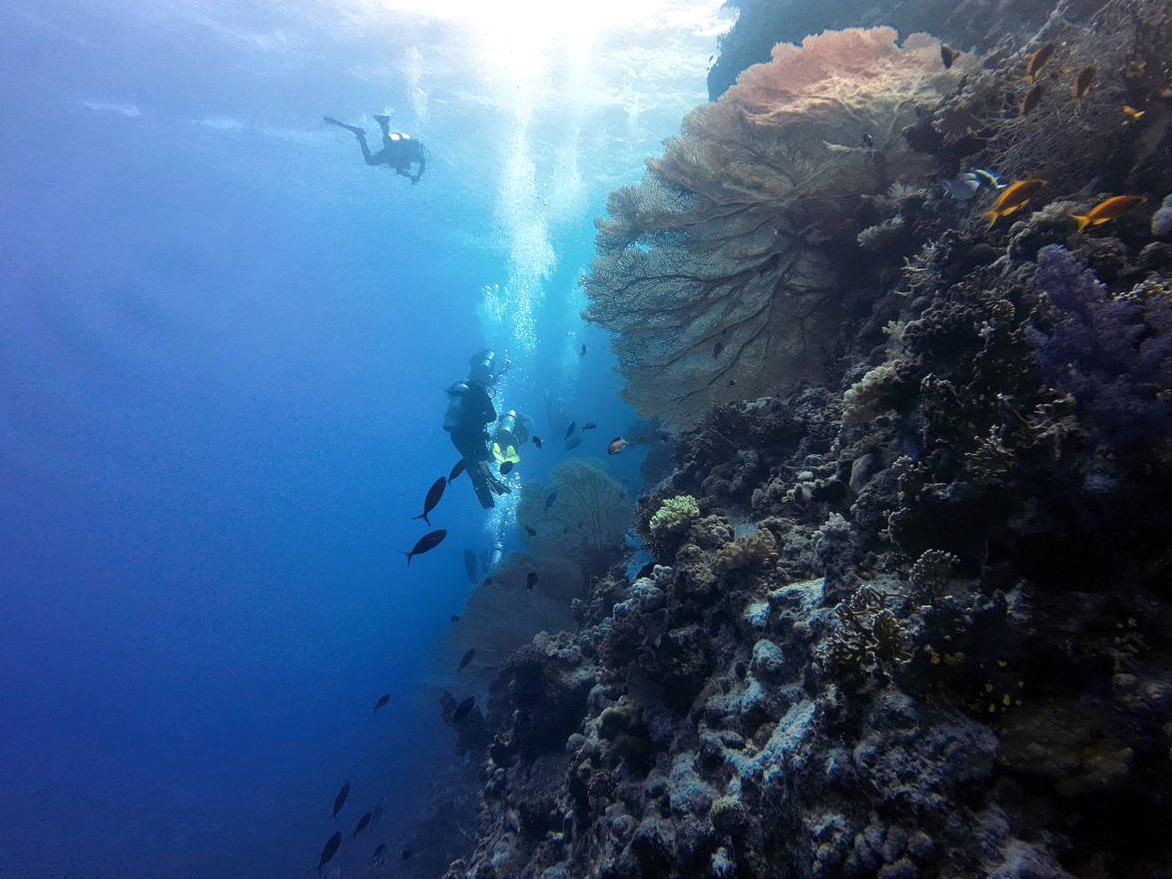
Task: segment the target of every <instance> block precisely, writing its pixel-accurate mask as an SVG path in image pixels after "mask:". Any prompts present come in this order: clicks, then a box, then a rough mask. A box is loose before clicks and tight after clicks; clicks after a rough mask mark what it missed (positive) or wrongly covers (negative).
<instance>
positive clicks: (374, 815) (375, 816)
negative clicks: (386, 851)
mask: <svg viewBox="0 0 1172 879" xmlns="http://www.w3.org/2000/svg"><path fill="white" fill-rule="evenodd" d="M382 820H383V800H379V801H378V802H377V803H375V804H374V809H373V810H371V815H370V826H371V827H377V826H378V822H380V821H382ZM383 848H386V846H383Z"/></svg>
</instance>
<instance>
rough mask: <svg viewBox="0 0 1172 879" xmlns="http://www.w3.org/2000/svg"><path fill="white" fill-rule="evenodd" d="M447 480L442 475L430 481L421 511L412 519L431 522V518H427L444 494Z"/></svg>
mask: <svg viewBox="0 0 1172 879" xmlns="http://www.w3.org/2000/svg"><path fill="white" fill-rule="evenodd" d="M447 485H448V481H447V480H446V479H444V478H443V477H442V476H441V477H440V478H439V479H437V480H436V481H435V482H433V483H432V485H431V488H429V489H428V490H427V497H426V498H425V499H424V501H423V512H422V513H420V514H419V515H418V516H412V517H411V518H412V519H422V520H423V521H424V522H426V523H427V524H428V525H430V524H431V519H429V518H427V517H428V516H429V515H430V514H431V511H432V510H434V509H435V505H436V504H438V503H439V502H440V498H442V497H443V496H444V489H445V488H447Z"/></svg>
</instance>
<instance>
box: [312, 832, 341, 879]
mask: <svg viewBox="0 0 1172 879" xmlns="http://www.w3.org/2000/svg"><path fill="white" fill-rule="evenodd" d="M341 844H342V831H340V830H339V831H337V832H335V833H334V835H333V836H331V837H330V838H329V839H328V840H327V841H326V847H325V848H323V849H322V850H321V860H320V861H318V862H317V871H318V872H319V873H320V872H321V868H322V867H324V866H325V865H326V864H328V863H329V862H330V859H331V858H333V856H334V855H336V854H337V853H338V846H340V845H341Z"/></svg>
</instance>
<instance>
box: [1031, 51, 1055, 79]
mask: <svg viewBox="0 0 1172 879" xmlns="http://www.w3.org/2000/svg"><path fill="white" fill-rule="evenodd" d="M1055 48H1056V46H1055V44H1054V43H1043V44H1042V45H1041V46H1039V47H1038V48H1037V49H1036V50H1035V51H1034V54H1033V55H1031V56H1030V62H1029V64H1027V65H1026V76H1028V77H1029V78H1030V79H1031V80H1032V79H1034V78H1035V77H1036V76H1037V75H1038V74H1039V73H1041V72H1042V68H1043V67H1045V66H1046V62H1047V61H1049V60H1050V56H1051V55H1053V54H1054V49H1055Z"/></svg>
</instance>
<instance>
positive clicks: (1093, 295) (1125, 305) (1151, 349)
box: [1027, 245, 1172, 446]
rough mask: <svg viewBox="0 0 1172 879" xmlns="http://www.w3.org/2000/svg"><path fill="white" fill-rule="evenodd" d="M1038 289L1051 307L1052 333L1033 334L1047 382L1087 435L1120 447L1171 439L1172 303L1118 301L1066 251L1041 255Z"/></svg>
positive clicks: (1158, 298)
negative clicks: (1090, 431) (1093, 432)
mask: <svg viewBox="0 0 1172 879" xmlns="http://www.w3.org/2000/svg"><path fill="white" fill-rule="evenodd" d="M1034 284H1035V285H1036V286H1037V288H1038V289H1039V290H1041V291H1042V292H1043V293H1045V294H1046V295H1047V296H1048V297H1049V300H1050V304H1051V306H1052V308H1051V311H1050V314H1049V316H1048V317H1049V320H1048V328H1047V329H1045V330H1043V329H1039V328H1037V327H1030V328H1029V329H1028V331H1027V332H1028V338H1029V340H1030V343H1031V344H1032V345H1033V346H1034V347H1035V349H1037V356H1038V363H1039V364H1040V366H1041V368H1042V374H1043V375H1044V377H1045V379H1046V382H1047V383H1048V384H1050V385H1051V386H1053V387H1054V388H1057V389H1058V390H1061V391H1066V392H1068V393H1070V394H1071V395H1072V396H1073V397H1074V400H1075V403H1076V404H1077V405H1078V408H1079V412H1080V415H1081V416H1082V418H1083V420H1084V422H1085V423H1086V425H1087V426H1088V427H1091V428H1094V429H1097V430H1099V431H1101V432H1102V433H1103V434H1104V435H1105V436H1106V437H1107V438H1108V439H1110V440H1111V441H1112V442H1113V443H1115V444H1116V445H1118V446H1131V445H1136V444H1141V443H1146V442H1151V441H1153V440H1155V439H1159V438H1162V437H1165V436H1168V435H1169V434H1172V407H1170V406H1169V404H1168V402H1167V401H1166V400H1163V399H1160V398H1159V397H1158V396H1157V392H1158V391H1160V390H1162V389H1166V388H1168V387H1169V386H1170V381H1172V300H1169V298H1168V296H1167V295H1166V294H1164V293H1155V294H1153V295H1151V296H1148V297H1144V296H1143V295H1141V293H1140V292H1139V291H1133V292H1132V293H1131V294H1127V295H1121V296H1112V295H1111V293H1110V292H1109V291H1108V290H1107V288H1106V287H1105V286H1104V285H1103V283H1102V282H1101V281H1100V280H1099V279H1098V278H1097V277H1096V276H1095V273H1094V272H1093V271H1091V270H1090V269H1089V268H1088V267H1087V265H1086V263H1084V262H1083V261H1082V260H1081V259H1079V258H1078V257H1077V256H1075V255H1074V254H1073V253H1071V252H1070V251H1069V250H1067V249H1066V248H1064V247H1060V246H1058V245H1049V246H1047V247H1044V248H1042V250H1041V251H1040V252H1039V254H1038V269H1037V272H1035V274H1034Z"/></svg>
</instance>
